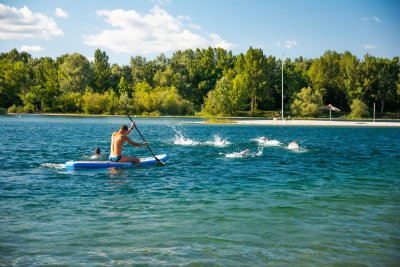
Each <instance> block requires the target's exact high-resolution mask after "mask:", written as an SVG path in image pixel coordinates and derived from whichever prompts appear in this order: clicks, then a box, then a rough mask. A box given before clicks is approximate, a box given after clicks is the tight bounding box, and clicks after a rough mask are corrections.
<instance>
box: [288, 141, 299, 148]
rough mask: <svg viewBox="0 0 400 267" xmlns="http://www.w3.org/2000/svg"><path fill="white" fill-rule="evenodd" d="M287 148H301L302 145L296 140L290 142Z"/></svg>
mask: <svg viewBox="0 0 400 267" xmlns="http://www.w3.org/2000/svg"><path fill="white" fill-rule="evenodd" d="M287 148H288V149H291V150H299V149H300V146H299V144H297V142H296V141H292V142H290V143H289V145H288V147H287Z"/></svg>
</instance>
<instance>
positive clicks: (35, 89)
mask: <svg viewBox="0 0 400 267" xmlns="http://www.w3.org/2000/svg"><path fill="white" fill-rule="evenodd" d="M33 72H34V77H35V78H34V79H35V85H34V86H32V87H31V90H29V92H28V94H30V96H28V95H26V96H25V97H24V103H25V105H27V104H28V103H29V104H32V105H33V106H34V109H35V110H41V111H45V112H48V111H52V110H53V105H54V102H55V99H56V98H57V96H58V95H59V94H60V89H59V85H58V68H57V64H56V62H55V61H54V60H53V59H51V58H49V57H46V58H40V59H39V60H36V62H35V64H34V66H33ZM32 101H33V102H32Z"/></svg>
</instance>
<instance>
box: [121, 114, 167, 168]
mask: <svg viewBox="0 0 400 267" xmlns="http://www.w3.org/2000/svg"><path fill="white" fill-rule="evenodd" d="M128 118H129V119H130V120H131V122H133V120H132V118H131V116H129V114H128ZM133 126H135V129H136V131H137V132H138V133H139V135H140V137H141V138H142V139H143V142H145V143H147V142H146V140H145V139H144V137H143V135H142V134H141V133H140V131H139V129H138V128H137V127H136V123H134V122H133ZM146 146H147V148H148V149H149V151H150V153H151V154H152V155H153V157H154V158H155V159H156V161H157V163H158V164H161V165H164V162H162V161H161V160H160V159H159V158H157V157H156V155H154V153H153V151H152V150H151V148H150V146H149V145H148V144H147V145H146Z"/></svg>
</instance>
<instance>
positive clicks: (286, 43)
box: [285, 40, 297, 49]
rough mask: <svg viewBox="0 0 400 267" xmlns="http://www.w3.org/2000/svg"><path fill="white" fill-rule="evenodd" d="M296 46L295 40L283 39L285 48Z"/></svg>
mask: <svg viewBox="0 0 400 267" xmlns="http://www.w3.org/2000/svg"><path fill="white" fill-rule="evenodd" d="M296 46H297V42H296V41H295V40H289V41H285V47H286V48H287V49H292V48H293V47H296Z"/></svg>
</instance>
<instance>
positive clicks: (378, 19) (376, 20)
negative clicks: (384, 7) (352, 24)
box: [361, 16, 381, 23]
mask: <svg viewBox="0 0 400 267" xmlns="http://www.w3.org/2000/svg"><path fill="white" fill-rule="evenodd" d="M361 20H363V21H374V22H377V23H381V19H380V18H378V17H377V16H373V17H364V18H362V19H361Z"/></svg>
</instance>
